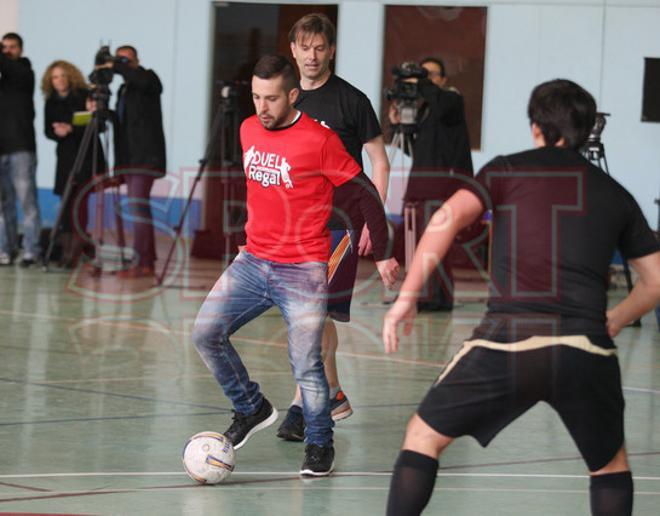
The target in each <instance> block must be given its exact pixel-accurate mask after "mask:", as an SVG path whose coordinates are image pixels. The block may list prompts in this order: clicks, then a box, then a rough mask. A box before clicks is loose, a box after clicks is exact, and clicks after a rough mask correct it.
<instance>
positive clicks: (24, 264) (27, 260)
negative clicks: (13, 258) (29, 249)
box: [18, 256, 37, 269]
mask: <svg viewBox="0 0 660 516" xmlns="http://www.w3.org/2000/svg"><path fill="white" fill-rule="evenodd" d="M35 263H37V260H36V258H32V257H31V256H29V257H25V258H23V259H21V261H20V262H18V265H19V267H23V268H24V269H25V268H27V267H30V266H31V265H34V264H35Z"/></svg>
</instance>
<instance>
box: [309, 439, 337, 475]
mask: <svg viewBox="0 0 660 516" xmlns="http://www.w3.org/2000/svg"><path fill="white" fill-rule="evenodd" d="M334 468H335V449H334V448H333V447H332V446H317V445H316V444H308V445H307V446H305V460H304V461H303V465H302V467H301V468H300V474H301V475H304V476H311V477H326V476H328V475H329V474H330V473H332V470H333V469H334Z"/></svg>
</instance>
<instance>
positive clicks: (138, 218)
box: [113, 45, 166, 278]
mask: <svg viewBox="0 0 660 516" xmlns="http://www.w3.org/2000/svg"><path fill="white" fill-rule="evenodd" d="M113 68H114V71H115V73H117V74H119V75H121V76H122V77H123V78H124V84H123V85H122V86H121V88H120V89H119V94H118V97H117V106H116V113H117V117H116V126H115V163H116V168H117V169H118V171H119V172H120V173H121V174H122V176H123V178H124V180H125V182H126V185H127V187H128V198H129V203H130V206H131V219H132V220H131V222H132V224H133V241H134V244H133V249H134V251H135V257H134V263H133V266H132V267H131V268H129V269H128V270H126V271H122V272H121V273H120V277H124V278H136V277H142V276H152V275H153V274H154V262H155V260H156V250H155V244H154V228H153V223H152V216H151V207H150V205H149V196H150V192H151V187H152V185H153V182H154V180H155V179H158V178H160V177H163V176H164V175H165V166H166V164H165V136H164V134H163V117H162V113H161V107H160V95H161V93H162V92H163V86H162V84H161V82H160V79H159V78H158V76H157V75H156V73H155V72H154V71H153V70H146V69H145V68H143V67H142V66H140V61H139V59H138V54H137V50H136V49H135V48H134V47H132V46H129V45H124V46H121V47H119V48H118V49H117V59H116V60H115V61H114V65H113Z"/></svg>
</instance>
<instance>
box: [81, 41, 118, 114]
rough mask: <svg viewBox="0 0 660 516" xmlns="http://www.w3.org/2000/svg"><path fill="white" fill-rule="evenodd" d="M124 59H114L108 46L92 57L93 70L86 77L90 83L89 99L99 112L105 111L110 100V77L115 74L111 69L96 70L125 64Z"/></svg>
mask: <svg viewBox="0 0 660 516" xmlns="http://www.w3.org/2000/svg"><path fill="white" fill-rule="evenodd" d="M127 61H128V59H126V58H125V57H116V56H113V55H112V52H110V47H109V46H108V45H103V46H101V48H99V50H98V51H97V52H96V55H95V56H94V70H92V72H91V73H90V74H89V75H88V76H87V78H88V79H89V82H90V83H92V93H91V97H92V98H93V99H94V100H95V101H96V102H97V105H98V108H97V109H99V110H101V111H102V112H103V111H104V110H105V109H107V106H108V100H110V88H109V87H108V86H109V85H110V83H111V82H112V77H113V75H114V73H115V71H114V69H113V68H97V67H98V66H102V65H105V64H108V63H126V62H127Z"/></svg>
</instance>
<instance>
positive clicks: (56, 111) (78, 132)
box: [44, 90, 105, 195]
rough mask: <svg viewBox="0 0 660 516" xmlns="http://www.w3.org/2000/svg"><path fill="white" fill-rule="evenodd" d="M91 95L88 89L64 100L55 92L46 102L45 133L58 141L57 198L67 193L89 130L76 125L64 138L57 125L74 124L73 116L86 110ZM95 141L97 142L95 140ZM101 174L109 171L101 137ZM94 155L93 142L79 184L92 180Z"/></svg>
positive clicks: (98, 144) (98, 167) (98, 158)
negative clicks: (75, 164)
mask: <svg viewBox="0 0 660 516" xmlns="http://www.w3.org/2000/svg"><path fill="white" fill-rule="evenodd" d="M86 97H87V92H86V91H85V90H75V91H72V92H70V93H69V95H67V96H66V97H60V96H59V95H58V94H57V93H55V92H54V93H53V94H52V95H51V97H50V98H49V99H48V100H47V101H46V107H45V116H44V133H45V134H46V137H47V138H50V139H51V140H54V141H56V142H57V151H56V152H57V166H56V169H55V188H54V189H53V191H54V192H55V194H57V195H62V194H63V193H64V188H65V187H66V181H67V178H68V177H69V173H70V172H71V170H72V169H73V163H74V161H75V160H76V156H77V155H78V149H79V147H80V142H81V140H82V138H83V134H84V133H85V127H81V126H74V127H73V132H71V133H69V134H67V135H66V136H65V137H64V138H61V137H59V136H57V135H56V134H55V132H54V131H53V122H64V123H67V124H70V123H71V121H72V119H73V113H74V112H76V111H84V110H85V99H86ZM92 141H93V140H92ZM96 144H97V147H96V148H97V160H96V162H97V168H96V170H97V173H98V174H102V173H103V172H105V158H104V153H103V148H102V147H101V143H100V141H99V140H98V138H97V141H96ZM92 156H93V145H92V144H91V142H90V145H89V147H88V148H87V153H86V155H85V161H84V162H83V165H82V168H81V170H80V172H79V174H78V177H77V180H76V183H77V184H82V183H84V182H85V181H88V180H89V179H90V178H91V177H92Z"/></svg>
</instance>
